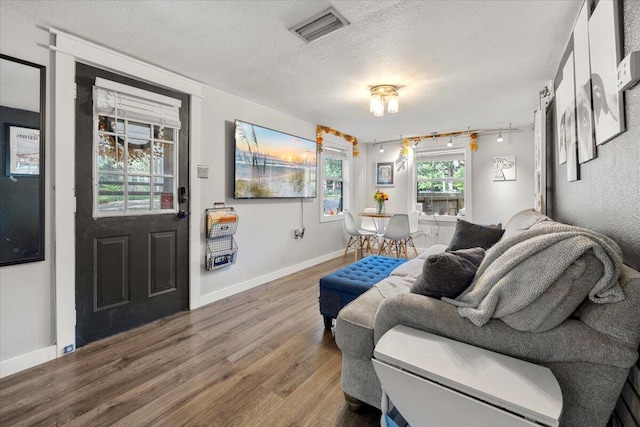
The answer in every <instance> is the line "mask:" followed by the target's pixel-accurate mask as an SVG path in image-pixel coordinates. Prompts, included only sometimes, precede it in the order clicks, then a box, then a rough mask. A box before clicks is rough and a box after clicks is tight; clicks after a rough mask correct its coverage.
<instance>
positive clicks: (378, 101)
mask: <svg viewBox="0 0 640 427" xmlns="http://www.w3.org/2000/svg"><path fill="white" fill-rule="evenodd" d="M399 90H400V88H399V87H398V86H392V85H378V86H372V87H371V88H370V89H369V91H370V92H371V98H370V99H369V111H370V112H372V113H373V115H374V116H375V117H382V116H384V106H385V104H387V111H388V112H389V113H391V114H393V113H397V112H398V108H399V106H400V100H399V98H398V91H399Z"/></svg>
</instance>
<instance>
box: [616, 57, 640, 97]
mask: <svg viewBox="0 0 640 427" xmlns="http://www.w3.org/2000/svg"><path fill="white" fill-rule="evenodd" d="M638 80H640V50H636V51H635V52H631V53H630V54H629V55H627V56H625V58H624V59H623V60H622V61H620V64H619V65H618V81H617V84H616V87H617V89H618V92H622V91H623V90H627V89H631V88H632V87H633V86H634V85H635V84H636V83H638Z"/></svg>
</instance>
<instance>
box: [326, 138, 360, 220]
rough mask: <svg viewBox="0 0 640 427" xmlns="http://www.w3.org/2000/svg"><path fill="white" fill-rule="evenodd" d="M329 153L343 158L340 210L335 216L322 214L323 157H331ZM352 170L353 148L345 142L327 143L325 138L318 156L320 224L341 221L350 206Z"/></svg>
mask: <svg viewBox="0 0 640 427" xmlns="http://www.w3.org/2000/svg"><path fill="white" fill-rule="evenodd" d="M331 153H341V156H344V159H343V160H344V161H343V163H342V210H343V212H339V213H338V214H337V215H325V214H324V181H325V177H324V164H325V157H327V156H331ZM352 170H353V147H352V146H351V144H349V143H347V142H346V141H328V140H327V138H325V140H324V143H323V151H322V153H320V156H319V172H320V173H319V177H320V179H318V187H319V188H318V194H319V197H318V199H319V203H318V206H319V212H320V222H321V223H322V222H331V221H343V220H344V211H345V210H349V209H350V206H351V171H352Z"/></svg>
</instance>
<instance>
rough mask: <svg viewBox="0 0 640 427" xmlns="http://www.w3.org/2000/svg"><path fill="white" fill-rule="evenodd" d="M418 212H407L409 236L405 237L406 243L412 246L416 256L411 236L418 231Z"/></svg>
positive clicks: (415, 234) (416, 250)
mask: <svg viewBox="0 0 640 427" xmlns="http://www.w3.org/2000/svg"><path fill="white" fill-rule="evenodd" d="M419 214H420V212H419V211H417V210H415V209H414V210H412V211H410V212H409V214H408V215H409V237H407V241H406V244H407V245H408V244H411V246H413V250H414V252H415V253H416V256H418V249H417V248H416V244H415V242H414V241H413V236H417V235H418V234H420V233H419V224H418V215H419Z"/></svg>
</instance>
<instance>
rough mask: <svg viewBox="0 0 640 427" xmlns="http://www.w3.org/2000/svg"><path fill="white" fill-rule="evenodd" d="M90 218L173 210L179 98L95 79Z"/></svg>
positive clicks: (174, 209)
mask: <svg viewBox="0 0 640 427" xmlns="http://www.w3.org/2000/svg"><path fill="white" fill-rule="evenodd" d="M93 97H94V123H95V126H94V138H93V141H94V142H93V148H94V153H95V155H94V167H93V170H94V173H93V179H94V203H93V206H94V210H93V211H94V217H97V216H100V217H103V216H118V215H140V214H150V213H161V212H162V213H175V212H176V209H177V200H176V195H177V191H176V188H177V165H178V134H179V132H178V131H179V129H180V120H179V107H180V101H179V100H176V99H173V98H169V97H165V96H162V95H158V94H155V93H152V92H147V91H143V90H140V89H136V88H133V87H129V86H125V85H122V84H119V83H114V82H111V81H108V80H104V79H100V78H98V79H96V86H94V95H93Z"/></svg>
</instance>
